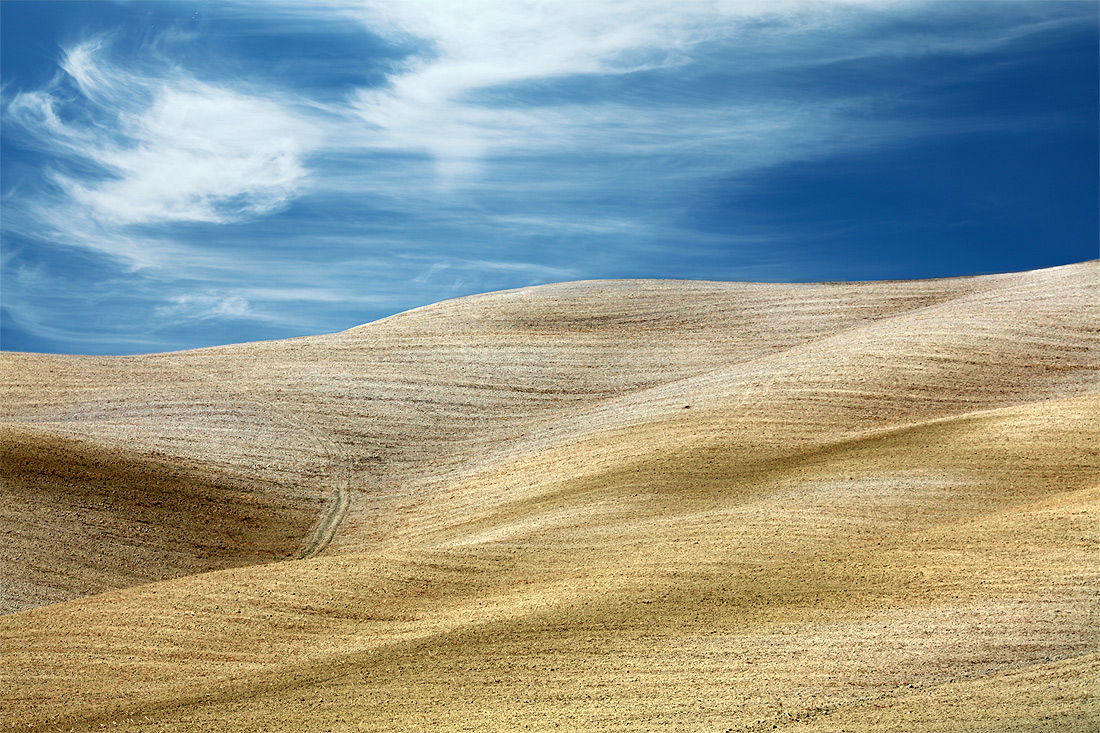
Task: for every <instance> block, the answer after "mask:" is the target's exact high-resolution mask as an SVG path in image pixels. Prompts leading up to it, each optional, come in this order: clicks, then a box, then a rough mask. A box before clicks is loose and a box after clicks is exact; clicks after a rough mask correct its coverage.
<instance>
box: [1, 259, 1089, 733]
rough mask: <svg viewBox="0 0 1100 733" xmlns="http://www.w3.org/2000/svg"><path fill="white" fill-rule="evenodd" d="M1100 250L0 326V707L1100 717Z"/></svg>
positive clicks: (513, 719) (886, 722)
mask: <svg viewBox="0 0 1100 733" xmlns="http://www.w3.org/2000/svg"><path fill="white" fill-rule="evenodd" d="M1098 294H1100V262H1096V261H1094V262H1086V263H1081V264H1076V265H1068V266H1064V267H1057V268H1053V269H1048V270H1039V271H1032V272H1023V273H1010V274H1002V275H986V276H980V277H966V278H950V279H940V280H921V281H899V282H864V283H825V284H752V283H722V282H695V281H657V280H646V281H640V280H634V281H592V282H577V283H563V284H556V285H544V286H538V287H531V288H524V289H520V290H513V291H504V292H497V293H488V294H485V295H477V296H470V297H465V298H460V299H457V300H452V301H446V302H442V303H438V304H435V305H431V306H427V307H424V308H419V309H416V310H412V311H409V312H406V313H402V314H399V315H396V316H392V317H390V318H386V319H383V320H381V321H377V322H374V323H370V324H367V325H364V326H360V327H357V328H353V329H351V330H348V331H344V332H341V333H335V334H328V335H322V336H313V337H306V338H298V339H290V340H284V341H273V342H258V343H248V344H240V345H233V346H224V347H216V348H208V349H200V350H195V351H187V352H176V353H164V354H151V355H145V356H132V357H101V356H60V355H44V354H24V353H13V352H8V353H4V354H3V355H2V357H0V375H2V376H0V393H2V400H0V446H2V450H3V454H2V461H0V465H2V468H3V497H4V500H3V503H2V504H0V521H2V525H0V526H2V529H3V537H4V540H3V543H2V546H0V571H2V593H0V613H2V614H3V615H2V616H0V641H2V653H3V661H2V665H0V675H2V680H0V682H2V688H3V691H2V701H0V702H2V705H0V729H2V730H5V731H55V730H56V731H69V730H76V731H90V730H96V731H99V730H105V729H106V730H119V731H123V730H124V731H173V732H175V731H245V730H253V731H397V730H408V731H420V730H447V731H463V730H465V731H509V730H529V731H550V730H562V731H597V730H599V731H615V730H631V731H685V732H686V731H692V732H695V731H715V732H720V731H755V730H782V731H791V732H793V731H928V732H931V731H990V732H993V731H998V732H1000V731H1051V732H1052V733H1053V732H1054V731H1097V730H1100V687H1098V685H1100V683H1098V680H1100V651H1098V650H1100V532H1098V529H1100V418H1098V415H1100V357H1098V355H1100V295H1098Z"/></svg>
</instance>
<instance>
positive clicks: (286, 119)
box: [5, 39, 318, 264]
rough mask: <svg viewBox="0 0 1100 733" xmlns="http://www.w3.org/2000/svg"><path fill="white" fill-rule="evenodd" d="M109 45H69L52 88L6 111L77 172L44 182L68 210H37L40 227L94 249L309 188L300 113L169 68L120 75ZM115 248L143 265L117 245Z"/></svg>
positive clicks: (225, 218) (279, 201) (250, 209)
mask: <svg viewBox="0 0 1100 733" xmlns="http://www.w3.org/2000/svg"><path fill="white" fill-rule="evenodd" d="M108 45H109V42H108V41H106V40H104V39H97V40H94V41H88V42H85V43H82V44H79V45H76V46H74V47H72V48H69V49H68V50H67V51H66V52H65V54H64V57H63V60H62V63H61V67H62V70H63V73H62V74H61V75H60V76H59V77H58V78H57V79H55V81H54V82H53V84H51V85H50V87H49V88H47V89H45V90H39V91H32V92H25V93H20V94H18V95H16V96H15V97H14V98H13V99H12V100H11V102H10V104H8V106H7V109H6V110H5V111H6V117H7V123H8V125H9V126H14V127H15V128H16V129H17V131H18V133H19V134H20V135H21V136H23V137H24V138H28V139H29V140H30V144H31V145H33V146H35V147H37V148H39V149H41V150H45V151H49V152H51V153H53V154H54V155H55V156H63V157H64V158H65V160H64V161H62V162H61V163H60V164H58V165H59V166H64V167H65V168H68V169H72V168H74V167H78V168H79V169H80V170H81V175H79V176H77V175H76V174H74V173H72V172H70V171H65V170H56V171H55V172H54V174H53V181H54V183H55V184H56V185H57V187H58V188H59V189H60V190H61V191H63V192H64V194H65V197H66V199H65V200H64V201H63V202H61V203H60V205H61V206H62V207H67V208H65V210H62V211H59V210H57V208H56V207H55V206H50V205H47V204H45V203H40V204H39V206H38V207H37V208H38V210H39V212H40V213H41V214H42V215H43V218H49V219H56V218H57V217H58V216H62V215H65V216H68V217H69V218H72V219H74V220H76V221H80V222H81V224H82V226H81V227H79V228H77V227H72V230H73V231H72V232H71V234H73V235H75V236H76V238H77V239H78V240H82V241H78V242H76V243H79V244H84V245H86V246H90V247H91V248H93V249H98V250H103V249H105V247H104V245H103V243H102V242H99V241H98V239H99V238H97V237H96V236H95V232H96V231H97V230H102V231H103V233H104V234H105V235H106V238H108V239H116V238H118V237H117V236H116V235H123V237H122V238H125V229H124V228H125V227H126V226H128V225H135V224H161V223H172V222H214V223H225V222H231V221H237V220H241V219H244V218H248V217H253V216H258V215H263V214H266V213H270V212H272V211H275V210H278V209H279V208H281V207H282V206H284V205H285V204H286V203H287V202H288V201H290V200H291V199H293V198H294V197H295V196H296V195H297V194H298V193H299V192H300V191H301V190H302V188H303V187H304V186H305V185H307V182H308V172H307V170H306V166H305V163H304V157H305V156H306V155H307V154H308V153H309V152H310V150H311V149H313V148H314V147H315V146H316V145H317V143H318V138H317V131H316V130H315V128H314V127H313V126H312V125H310V124H309V123H308V122H306V121H305V120H304V119H302V118H301V117H300V116H298V115H296V114H295V113H293V112H292V111H290V110H288V109H287V108H286V107H285V106H284V105H281V104H280V103H278V102H277V101H273V100H271V99H264V98H262V97H257V96H252V95H248V94H246V93H242V92H239V91H235V90H232V89H230V88H227V87H224V86H215V85H211V84H207V83H204V82H201V81H198V80H196V79H194V78H191V77H189V76H188V75H186V74H185V73H184V72H182V71H179V70H177V69H165V70H163V74H162V75H160V76H141V75H138V74H136V73H134V72H131V71H127V70H124V69H122V68H121V67H120V66H118V65H115V64H112V63H110V62H109V61H108V60H107V59H106V58H105V56H106V55H107V53H108ZM74 88H75V89H74ZM74 93H76V94H79V96H80V97H81V98H82V99H81V102H82V104H83V108H82V109H80V111H79V114H77V113H74V112H72V111H70V110H68V109H66V108H67V107H68V106H71V104H72V103H71V101H70V97H71V96H72V95H73V94H74ZM89 168H90V169H92V170H94V171H95V174H93V175H89V174H88V170H89ZM32 208H34V207H32ZM89 223H91V224H93V226H92V227H91V228H90V229H89V227H87V226H86V225H87V224H89ZM107 249H110V248H109V247H108V248H107ZM114 250H115V251H114V254H116V255H118V256H120V257H122V258H124V259H127V260H130V261H131V262H134V263H136V264H145V263H144V261H143V259H144V258H141V257H136V256H135V255H134V253H133V252H131V251H129V250H128V248H127V247H125V246H118V247H115V248H114Z"/></svg>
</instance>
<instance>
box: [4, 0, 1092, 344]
mask: <svg viewBox="0 0 1100 733" xmlns="http://www.w3.org/2000/svg"><path fill="white" fill-rule="evenodd" d="M0 33H2V38H0V53H2V59H0V79H2V85H3V86H2V124H3V127H2V135H0V148H2V149H0V155H2V158H0V163H2V167H3V170H2V174H3V175H2V206H3V208H2V236H3V240H2V267H3V269H2V273H0V285H2V291H0V309H2V313H0V315H2V321H0V324H2V333H0V340H2V343H0V346H2V348H4V349H8V350H19V351H44V352H57V353H100V354H126V353H146V352H154V351H166V350H176V349H185V348H193V347H200V346H209V345H214V344H222V343H233V342H242V341H252V340H258V339H270V338H285V337H290V336H299V335H306V334H315V333H325V332H331V331H337V330H342V329H345V328H349V327H352V326H355V325H358V324H360V323H365V322H367V321H371V320H375V319H377V318H381V317H384V316H387V315H390V314H393V313H397V312H400V311H402V310H406V309H408V308H412V307H416V306H419V305H424V304H427V303H431V302H435V301H439V300H443V299H446V298H451V297H457V296H460V295H466V294H470V293H476V292H485V291H491V290H499V289H504V288H514V287H522V286H526V285H533V284H541V283H547V282H556V281H563V280H581V279H594V278H691V279H712V280H753V281H823V280H867V279H893V278H923V277H939V276H951V275H967V274H977V273H988V272H1005V271H1014V270H1024V269H1032V268H1038V267H1048V266H1053V265H1059V264H1065V263H1070V262H1078V261H1082V260H1087V259H1093V258H1095V257H1097V256H1098V252H1097V247H1098V244H1097V242H1098V237H1100V229H1098V226H1100V225H1098V208H1100V207H1098V200H1100V187H1098V167H1100V158H1098V152H1097V140H1098V129H1097V120H1098V88H1100V83H1098V68H1100V55H1098V47H1100V44H1098V4H1097V3H1095V2H1092V1H1087V2H1021V1H1013V2H999V1H997V0H979V1H977V2H961V1H951V2H948V1H944V0H940V1H938V2H876V1H871V0H868V1H865V2H858V1H857V2H833V3H823V2H812V1H809V0H767V1H763V0H743V1H740V2H722V1H721V0H708V1H706V2H691V1H685V2H677V3H670V2H667V0H625V1H624V0H559V1H557V2H526V1H524V0H512V1H505V0H498V1H497V2H491V1H488V0H472V1H470V2H460V1H459V0H403V1H402V2H399V3H397V2H390V1H388V0H387V1H383V0H359V1H353V0H333V1H332V2H326V1H323V0H317V1H313V2H277V1H264V2H261V1H260V0H255V1H251V2H232V1H226V2H223V1H222V0H218V2H131V3H108V2H60V3H53V2H20V1H17V0H4V1H3V2H2V3H0Z"/></svg>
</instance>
